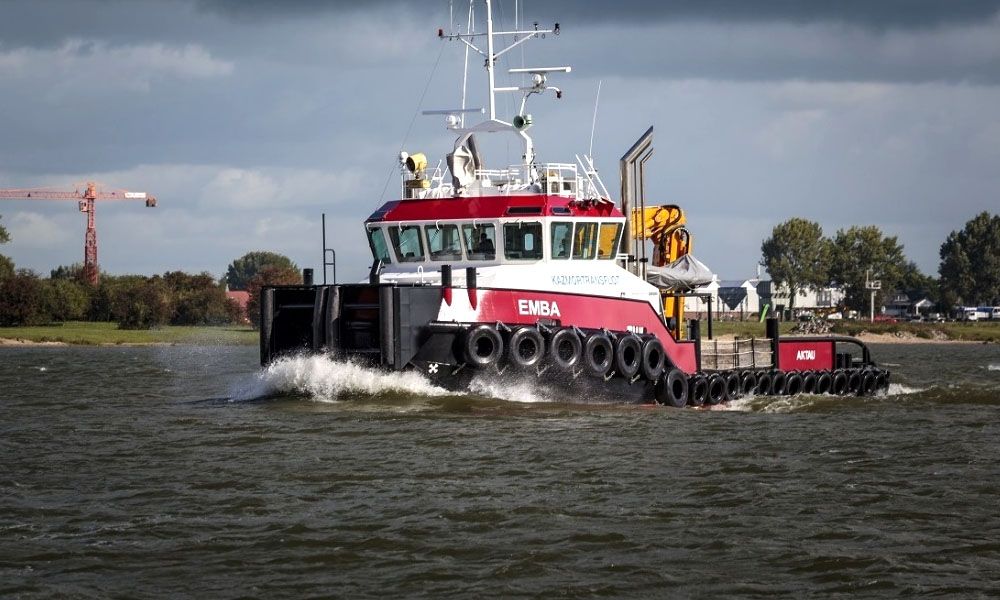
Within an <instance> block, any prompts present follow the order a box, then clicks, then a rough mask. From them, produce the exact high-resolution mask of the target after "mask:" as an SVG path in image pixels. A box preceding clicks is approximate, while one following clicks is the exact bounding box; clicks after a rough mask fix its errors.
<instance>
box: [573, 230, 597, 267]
mask: <svg viewBox="0 0 1000 600" xmlns="http://www.w3.org/2000/svg"><path fill="white" fill-rule="evenodd" d="M596 245H597V223H577V224H576V231H575V232H574V234H573V258H574V259H576V260H589V259H591V258H594V252H595V250H596V248H595V247H596Z"/></svg>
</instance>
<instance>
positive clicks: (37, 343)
mask: <svg viewBox="0 0 1000 600" xmlns="http://www.w3.org/2000/svg"><path fill="white" fill-rule="evenodd" d="M194 345H196V344H185V343H183V342H100V343H96V344H92V343H89V342H62V341H53V340H44V341H43V340H28V339H24V338H3V337H0V346H9V347H44V346H52V347H65V346H94V347H98V346H194Z"/></svg>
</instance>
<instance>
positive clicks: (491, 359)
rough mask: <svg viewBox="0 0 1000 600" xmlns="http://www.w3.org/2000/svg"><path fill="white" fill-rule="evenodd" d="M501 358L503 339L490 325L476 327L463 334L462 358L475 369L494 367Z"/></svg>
mask: <svg viewBox="0 0 1000 600" xmlns="http://www.w3.org/2000/svg"><path fill="white" fill-rule="evenodd" d="M501 356H503V337H501V336H500V333H499V332H498V331H497V330H496V329H494V328H493V326H491V325H485V324H483V325H476V326H475V327H472V328H470V329H469V330H468V331H467V332H466V333H465V339H464V340H462V357H463V358H464V359H465V362H466V364H469V365H472V366H473V367H476V368H483V367H488V366H490V365H494V364H496V363H497V361H499V360H500V357H501Z"/></svg>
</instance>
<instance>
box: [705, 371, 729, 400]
mask: <svg viewBox="0 0 1000 600" xmlns="http://www.w3.org/2000/svg"><path fill="white" fill-rule="evenodd" d="M725 399H726V380H725V379H723V378H722V375H719V374H718V373H712V374H711V375H709V377H708V398H707V400H708V403H709V404H719V403H720V402H722V401H723V400H725Z"/></svg>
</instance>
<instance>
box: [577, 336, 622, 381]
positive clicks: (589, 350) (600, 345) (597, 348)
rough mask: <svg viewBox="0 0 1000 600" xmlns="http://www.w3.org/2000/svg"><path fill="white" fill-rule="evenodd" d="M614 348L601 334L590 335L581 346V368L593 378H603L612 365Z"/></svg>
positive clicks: (607, 338) (606, 337) (608, 339)
mask: <svg viewBox="0 0 1000 600" xmlns="http://www.w3.org/2000/svg"><path fill="white" fill-rule="evenodd" d="M614 359H615V355H614V347H613V346H612V345H611V339H610V338H609V337H608V336H607V335H605V334H603V333H591V334H590V335H588V336H587V341H586V342H584V344H583V368H584V369H586V370H587V372H588V373H590V374H591V375H593V376H594V377H604V376H605V375H607V373H608V371H610V370H611V365H612V364H613V363H614Z"/></svg>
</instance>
